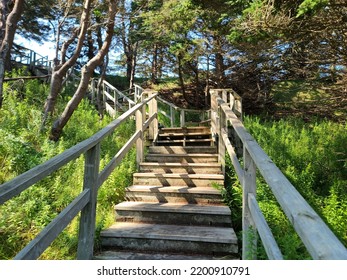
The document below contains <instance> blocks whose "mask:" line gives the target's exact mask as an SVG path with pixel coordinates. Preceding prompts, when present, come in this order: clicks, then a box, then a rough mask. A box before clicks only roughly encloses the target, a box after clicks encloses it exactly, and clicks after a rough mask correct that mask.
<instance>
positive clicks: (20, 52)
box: [11, 46, 52, 70]
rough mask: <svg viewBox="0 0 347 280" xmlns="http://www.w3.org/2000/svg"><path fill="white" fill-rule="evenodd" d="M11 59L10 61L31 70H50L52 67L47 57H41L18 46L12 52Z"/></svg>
mask: <svg viewBox="0 0 347 280" xmlns="http://www.w3.org/2000/svg"><path fill="white" fill-rule="evenodd" d="M11 59H12V61H15V62H17V63H20V64H24V65H28V66H30V67H32V68H34V67H39V68H45V69H47V70H50V69H51V66H52V65H51V61H50V60H49V59H48V56H42V55H40V54H38V53H37V52H35V51H33V50H30V49H27V48H24V47H20V46H16V48H15V49H14V51H12V57H11Z"/></svg>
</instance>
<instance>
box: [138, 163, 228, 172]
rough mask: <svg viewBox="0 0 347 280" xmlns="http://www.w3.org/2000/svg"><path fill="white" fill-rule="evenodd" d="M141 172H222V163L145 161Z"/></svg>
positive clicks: (141, 166) (141, 165)
mask: <svg viewBox="0 0 347 280" xmlns="http://www.w3.org/2000/svg"><path fill="white" fill-rule="evenodd" d="M140 172H152V173H187V174H197V173H200V174H221V173H222V168H221V165H220V164H219V163H217V162H211V163H180V162H143V163H141V164H140Z"/></svg>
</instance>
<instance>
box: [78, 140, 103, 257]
mask: <svg viewBox="0 0 347 280" xmlns="http://www.w3.org/2000/svg"><path fill="white" fill-rule="evenodd" d="M99 164H100V143H98V144H97V145H96V146H94V147H93V148H91V149H90V150H88V151H87V152H86V155H85V165H84V182H83V189H87V190H89V194H90V197H89V202H88V204H87V205H86V206H85V207H84V208H83V210H82V211H81V219H80V227H79V234H78V249H77V259H79V260H90V259H92V257H93V249H94V235H95V216H96V202H97V192H98V191H97V184H98V176H99Z"/></svg>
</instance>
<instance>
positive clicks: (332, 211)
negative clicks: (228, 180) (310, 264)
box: [244, 117, 347, 259]
mask: <svg viewBox="0 0 347 280" xmlns="http://www.w3.org/2000/svg"><path fill="white" fill-rule="evenodd" d="M244 121H245V125H246V127H247V128H248V129H249V130H250V132H251V134H252V135H253V136H254V137H255V138H256V140H257V141H258V143H259V145H260V146H261V147H262V148H263V149H264V150H265V152H266V153H267V154H268V155H269V156H270V158H271V159H272V160H273V161H274V162H275V164H276V165H277V166H278V167H279V168H280V169H281V170H282V172H283V173H284V174H285V176H286V177H287V178H288V179H289V180H290V181H291V183H292V184H293V185H294V186H295V187H296V188H297V190H298V191H299V192H300V193H301V194H302V196H303V197H304V198H305V199H306V200H307V201H308V203H309V204H310V205H311V206H312V207H313V208H314V209H315V211H316V212H317V213H319V214H320V216H321V217H322V218H323V220H325V222H326V223H327V224H328V225H329V226H330V227H331V229H332V230H333V231H334V233H335V234H336V235H337V236H338V237H339V238H340V240H341V241H342V242H343V243H344V245H347V232H346V228H347V190H346V185H347V160H346V156H347V150H346V143H347V125H346V124H339V123H333V122H331V121H326V120H317V121H316V122H311V123H305V122H304V121H302V120H300V119H298V118H288V119H282V120H280V121H269V120H268V121H261V120H260V119H259V118H257V117H246V118H245V120H244ZM260 178H261V176H258V199H259V201H260V202H259V204H260V207H261V209H262V210H263V212H264V215H265V217H266V219H267V221H268V223H269V225H270V228H271V229H272V230H273V233H274V236H275V238H276V240H278V242H279V245H280V248H281V250H282V252H283V254H284V256H285V258H286V259H298V258H300V259H306V258H308V257H309V255H308V254H307V252H306V250H305V248H304V246H303V244H302V243H301V241H300V239H299V238H298V237H297V236H296V234H295V233H294V230H293V228H292V226H291V225H290V223H289V221H288V220H287V218H286V217H285V215H284V214H283V212H282V211H281V210H280V208H279V207H278V205H277V203H276V202H275V199H274V197H273V195H272V194H271V191H270V189H269V188H268V187H267V186H266V184H265V182H264V181H263V180H261V179H260ZM262 257H265V253H264V252H263V251H260V258H262Z"/></svg>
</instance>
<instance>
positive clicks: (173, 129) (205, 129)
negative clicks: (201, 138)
mask: <svg viewBox="0 0 347 280" xmlns="http://www.w3.org/2000/svg"><path fill="white" fill-rule="evenodd" d="M182 132H185V133H197V132H198V133H211V128H209V127H207V126H195V127H194V126H192V127H163V128H161V129H159V133H182Z"/></svg>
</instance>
